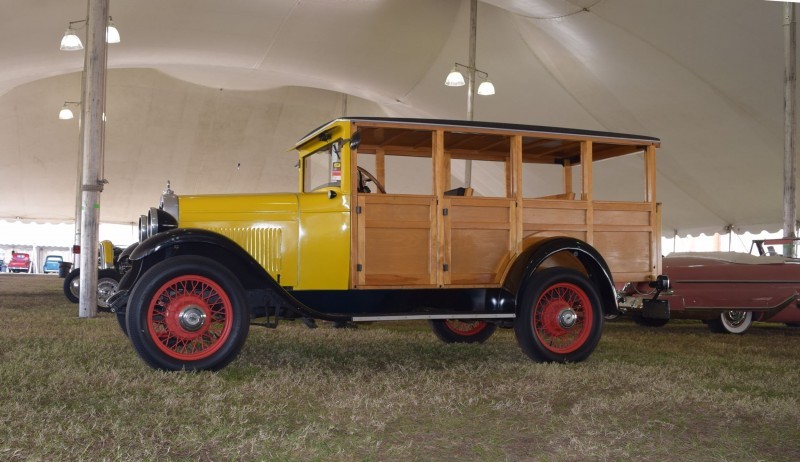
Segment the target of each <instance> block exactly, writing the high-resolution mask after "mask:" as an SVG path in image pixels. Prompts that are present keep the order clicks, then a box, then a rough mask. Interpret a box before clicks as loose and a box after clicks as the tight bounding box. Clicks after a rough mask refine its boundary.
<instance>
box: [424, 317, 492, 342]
mask: <svg viewBox="0 0 800 462" xmlns="http://www.w3.org/2000/svg"><path fill="white" fill-rule="evenodd" d="M428 324H430V326H431V329H432V330H433V333H434V334H436V337H438V338H439V340H441V341H443V342H444V343H483V342H485V341H486V340H487V339H488V338H489V337H491V336H492V334H494V331H496V330H497V325H496V324H493V323H489V322H486V321H479V320H460V319H446V320H441V319H432V320H430V321H428Z"/></svg>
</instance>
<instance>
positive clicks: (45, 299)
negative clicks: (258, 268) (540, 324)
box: [0, 274, 800, 461]
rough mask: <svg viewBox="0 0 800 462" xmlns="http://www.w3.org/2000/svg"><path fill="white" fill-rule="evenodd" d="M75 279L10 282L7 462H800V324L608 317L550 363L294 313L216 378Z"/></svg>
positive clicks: (2, 302) (508, 344) (4, 363)
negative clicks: (164, 363) (656, 322)
mask: <svg viewBox="0 0 800 462" xmlns="http://www.w3.org/2000/svg"><path fill="white" fill-rule="evenodd" d="M61 282H62V280H61V279H58V278H56V277H54V276H49V277H47V276H37V275H8V274H3V275H0V319H2V324H3V330H2V332H1V333H0V460H10V461H17V460H47V461H49V460H93V461H94V460H192V461H194V460H208V461H219V460H298V461H300V460H302V461H306V460H320V461H321V460H325V461H327V460H375V461H379V460H403V461H409V460H425V461H429V460H437V461H450V460H452V461H463V460H481V461H484V460H492V461H494V460H500V461H503V460H511V461H519V460H545V461H547V460H552V461H562V460H565V461H573V460H574V461H578V460H580V461H585V460H653V461H662V460H701V461H724V460H746V461H755V460H775V461H779V460H786V461H789V460H791V461H795V460H799V459H800V405H799V404H800V403H798V401H799V400H800V355H799V353H800V329H790V328H784V327H779V326H777V325H769V324H756V325H755V326H754V327H753V328H751V330H750V331H749V332H748V333H747V334H745V335H743V336H730V335H713V334H711V333H710V332H709V331H708V330H707V329H706V328H705V326H704V325H703V324H702V323H700V322H696V321H685V322H679V321H678V322H676V321H673V322H671V323H670V324H668V325H667V326H666V327H663V328H659V329H644V328H640V327H637V326H635V325H633V324H631V323H628V322H625V321H622V322H615V323H608V324H606V327H605V331H604V334H603V339H602V340H601V342H600V345H599V347H598V348H597V350H596V351H595V352H594V354H593V355H592V356H591V357H590V358H589V359H588V360H587V361H586V362H583V363H580V364H567V365H555V364H536V363H533V362H531V361H530V360H529V359H527V357H525V356H524V355H523V354H522V352H521V351H520V350H519V348H518V347H517V345H516V342H515V340H514V336H513V332H512V331H509V330H498V333H497V334H496V335H495V336H493V337H492V338H491V339H489V340H488V341H487V342H486V343H485V344H483V345H445V344H442V343H440V342H439V341H438V340H436V338H435V337H434V335H433V334H432V333H431V332H430V331H429V330H428V328H427V325H426V324H425V323H410V322H409V323H403V324H391V323H376V324H371V325H365V326H361V327H360V328H358V329H332V328H330V327H328V326H326V325H323V326H322V327H320V328H319V329H316V330H309V329H307V328H305V327H304V326H303V325H302V324H301V323H299V322H287V323H284V324H282V325H281V326H280V327H279V328H278V329H276V330H267V329H263V328H258V327H253V328H252V329H251V332H250V337H249V338H248V341H247V343H246V345H245V348H244V350H243V352H242V354H241V355H240V357H239V359H237V360H236V361H234V362H233V363H232V364H231V365H230V366H228V367H227V368H226V369H224V370H223V371H221V372H217V373H164V372H158V371H153V370H151V369H149V368H148V367H147V366H145V364H144V363H143V362H142V361H140V360H139V358H138V356H137V355H136V353H135V352H134V350H133V349H132V347H131V346H130V345H129V343H128V341H127V339H126V338H125V337H124V336H123V334H122V333H121V331H120V330H119V329H118V327H117V324H116V320H115V319H114V318H113V316H112V315H110V314H101V315H99V316H98V317H97V318H94V319H78V318H77V312H78V309H77V305H73V304H71V303H69V302H68V301H67V300H66V298H65V297H64V296H63V294H62V292H61V286H60V284H61Z"/></svg>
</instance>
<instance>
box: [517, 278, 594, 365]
mask: <svg viewBox="0 0 800 462" xmlns="http://www.w3.org/2000/svg"><path fill="white" fill-rule="evenodd" d="M602 326H603V315H602V312H601V309H600V297H599V296H598V294H597V290H596V289H595V287H594V285H593V284H592V283H591V282H590V281H589V280H588V279H587V278H586V276H584V275H583V274H581V273H579V272H577V271H575V270H571V269H565V268H550V269H547V270H544V271H541V272H539V273H535V274H534V275H533V276H532V277H531V279H530V280H529V281H528V283H527V284H526V286H525V288H524V290H523V293H522V297H521V304H520V306H519V310H518V317H517V319H516V320H515V322H514V330H515V334H516V337H517V343H519V345H520V347H521V348H522V350H523V351H524V352H525V353H526V354H527V355H528V356H529V357H531V358H532V359H534V360H536V361H550V362H568V361H572V362H575V361H583V360H584V359H586V358H588V357H589V355H590V354H591V353H592V351H594V349H595V347H596V346H597V343H598V342H599V341H600V335H601V331H602Z"/></svg>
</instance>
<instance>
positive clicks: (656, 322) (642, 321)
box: [631, 313, 669, 327]
mask: <svg viewBox="0 0 800 462" xmlns="http://www.w3.org/2000/svg"><path fill="white" fill-rule="evenodd" d="M631 318H633V322H635V323H636V325H637V326H642V327H664V326H666V325H667V323H668V322H669V319H653V318H645V317H642V315H641V314H640V313H634V314H632V315H631Z"/></svg>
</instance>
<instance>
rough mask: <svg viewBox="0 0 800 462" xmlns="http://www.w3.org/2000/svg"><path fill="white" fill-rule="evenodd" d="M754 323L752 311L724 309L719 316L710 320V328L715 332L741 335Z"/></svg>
mask: <svg viewBox="0 0 800 462" xmlns="http://www.w3.org/2000/svg"><path fill="white" fill-rule="evenodd" d="M752 324H753V312H752V311H724V312H722V313H721V314H720V315H719V317H717V318H714V319H711V320H709V321H708V329H709V330H710V331H711V332H714V333H715V334H737V335H741V334H744V333H745V332H747V329H749V328H750V326H751V325H752Z"/></svg>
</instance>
